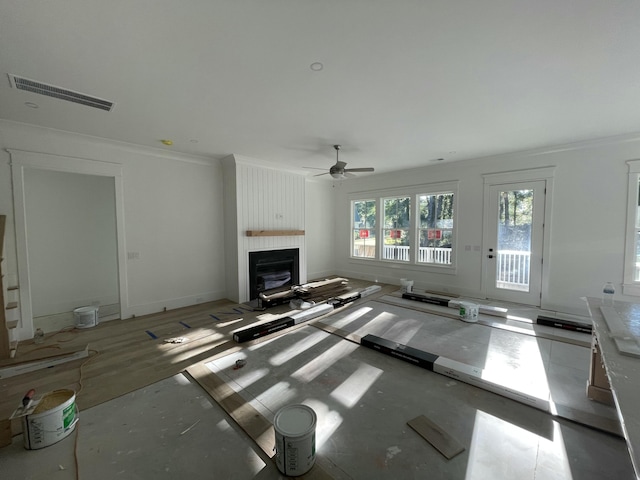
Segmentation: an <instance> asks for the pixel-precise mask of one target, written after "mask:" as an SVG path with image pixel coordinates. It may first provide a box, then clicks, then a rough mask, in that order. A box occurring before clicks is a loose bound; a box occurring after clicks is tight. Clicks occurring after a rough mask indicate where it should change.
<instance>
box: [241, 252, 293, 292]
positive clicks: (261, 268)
mask: <svg viewBox="0 0 640 480" xmlns="http://www.w3.org/2000/svg"><path fill="white" fill-rule="evenodd" d="M299 282H300V262H299V249H297V248H288V249H284V250H263V251H260V252H249V300H254V299H256V298H258V294H259V293H260V292H264V291H266V290H273V289H277V288H283V287H288V286H293V285H298V284H299Z"/></svg>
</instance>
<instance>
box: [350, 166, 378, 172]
mask: <svg viewBox="0 0 640 480" xmlns="http://www.w3.org/2000/svg"><path fill="white" fill-rule="evenodd" d="M344 171H345V172H373V171H375V170H374V169H373V167H362V168H345V169H344Z"/></svg>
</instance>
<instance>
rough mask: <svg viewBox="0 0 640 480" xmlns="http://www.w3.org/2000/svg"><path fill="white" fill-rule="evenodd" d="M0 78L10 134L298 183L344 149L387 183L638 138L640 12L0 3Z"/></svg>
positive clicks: (217, 2)
mask: <svg viewBox="0 0 640 480" xmlns="http://www.w3.org/2000/svg"><path fill="white" fill-rule="evenodd" d="M314 62H321V63H322V64H323V65H324V68H323V70H321V71H319V72H316V71H312V70H311V68H310V65H311V64H312V63H314ZM10 73H11V74H16V75H20V76H23V77H27V78H30V79H34V80H38V81H40V82H44V83H50V84H53V85H57V86H60V87H64V88H68V89H71V90H76V91H79V92H82V93H86V94H90V95H93V96H97V97H101V98H104V99H107V100H111V101H114V102H115V103H116V106H115V109H114V110H113V111H112V112H104V111H100V110H96V109H93V108H89V107H85V106H81V105H77V104H73V103H68V102H64V101H61V100H58V99H53V98H49V97H45V96H41V95H37V94H34V93H28V92H24V91H20V90H16V89H14V88H11V86H10V83H9V80H8V78H7V74H10ZM0 74H2V76H3V77H4V80H0V118H4V119H8V120H13V121H17V122H24V123H30V124H36V125H42V126H46V127H52V128H56V129H60V130H66V131H71V132H78V133H82V134H88V135H95V136H98V137H104V138H108V139H114V140H119V141H123V142H130V143H135V144H139V145H147V146H152V147H158V148H170V149H172V150H174V151H179V152H186V153H191V154H196V155H202V156H207V157H212V158H222V157H224V156H227V155H229V154H231V153H235V154H239V155H244V156H249V157H254V158H258V159H262V160H267V161H271V162H279V163H282V164H284V165H285V168H288V169H293V170H297V169H299V168H301V167H304V166H316V167H322V168H327V169H328V168H329V166H330V165H331V164H332V163H333V162H334V160H335V151H334V150H333V148H332V145H333V144H335V143H340V144H342V145H343V148H342V151H341V153H340V160H343V161H345V162H347V163H348V167H347V168H349V167H352V168H358V167H365V166H374V167H376V170H377V171H385V170H397V169H401V168H409V167H417V166H422V165H428V164H430V163H431V162H433V161H434V159H437V158H445V160H446V161H453V160H459V159H468V158H476V157H482V156H486V155H491V154H497V153H504V152H511V151H518V150H526V149H532V148H538V147H546V146H550V145H557V144H563V143H571V142H579V141H582V140H587V139H593V138H600V137H607V136H613V135H618V134H627V133H634V132H638V131H640V109H639V107H640V2H638V1H636V0H535V1H534V0H183V1H175V0H108V1H106V0H105V1H87V0H56V1H51V0H33V1H31V0H0ZM0 78H1V77H0ZM25 102H35V103H36V104H38V106H39V108H37V109H34V108H29V107H27V106H25ZM160 139H171V140H173V142H174V144H173V146H172V147H164V146H163V145H162V144H161V143H160V142H159V140H160ZM196 140H197V143H195V141H196ZM307 172H309V171H308V170H307ZM313 173H317V172H316V171H313ZM327 177H328V175H327Z"/></svg>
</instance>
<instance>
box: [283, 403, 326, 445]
mask: <svg viewBox="0 0 640 480" xmlns="http://www.w3.org/2000/svg"><path fill="white" fill-rule="evenodd" d="M316 421H317V416H316V412H314V411H313V408H311V407H308V406H306V405H302V404H300V405H288V406H286V407H282V408H281V409H280V410H278V412H277V413H276V416H275V417H274V419H273V426H274V428H275V429H276V430H277V431H278V432H280V433H281V434H283V435H285V436H288V437H297V436H300V435H306V434H307V433H310V432H312V431H313V430H315V428H316Z"/></svg>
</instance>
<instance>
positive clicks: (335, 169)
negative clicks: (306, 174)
mask: <svg viewBox="0 0 640 480" xmlns="http://www.w3.org/2000/svg"><path fill="white" fill-rule="evenodd" d="M333 148H335V150H336V164H335V165H333V166H332V167H331V168H329V171H328V172H325V173H319V174H318V175H315V176H316V177H319V176H320V175H327V174H329V175H331V176H332V177H333V178H335V179H338V180H341V179H343V178H346V177H351V176H353V175H351V173H352V172H373V171H374V169H373V167H363V168H344V167H346V166H347V164H346V163H345V162H341V161H340V160H339V159H338V155H339V152H340V145H334V146H333Z"/></svg>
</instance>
